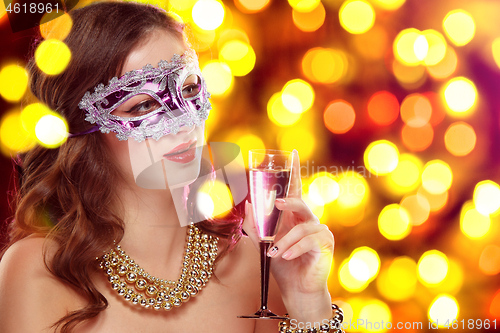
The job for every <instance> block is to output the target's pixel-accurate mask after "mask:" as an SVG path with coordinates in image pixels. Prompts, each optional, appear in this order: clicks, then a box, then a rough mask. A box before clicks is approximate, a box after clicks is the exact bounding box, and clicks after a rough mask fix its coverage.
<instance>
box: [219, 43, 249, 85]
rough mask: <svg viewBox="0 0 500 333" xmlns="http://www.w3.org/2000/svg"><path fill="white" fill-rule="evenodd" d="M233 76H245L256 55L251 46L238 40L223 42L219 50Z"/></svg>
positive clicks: (220, 56)
mask: <svg viewBox="0 0 500 333" xmlns="http://www.w3.org/2000/svg"><path fill="white" fill-rule="evenodd" d="M219 58H220V59H221V60H222V61H224V62H225V63H226V64H227V65H228V66H229V68H231V73H232V74H233V75H234V76H245V75H247V74H248V73H250V71H251V70H252V69H253V68H254V66H255V61H256V56H255V51H254V50H253V48H252V47H251V46H250V45H249V44H247V43H244V42H242V41H240V40H232V41H229V42H227V43H225V44H224V46H223V47H222V49H221V50H220V52H219Z"/></svg>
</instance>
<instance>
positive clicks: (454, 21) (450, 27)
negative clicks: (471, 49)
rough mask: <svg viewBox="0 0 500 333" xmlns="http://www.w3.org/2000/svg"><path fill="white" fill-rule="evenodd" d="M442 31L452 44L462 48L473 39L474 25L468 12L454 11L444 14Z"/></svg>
mask: <svg viewBox="0 0 500 333" xmlns="http://www.w3.org/2000/svg"><path fill="white" fill-rule="evenodd" d="M443 29H444V32H445V33H446V36H448V38H449V39H450V41H451V42H452V43H453V44H455V45H457V46H463V45H466V44H467V43H469V42H470V41H471V40H472V38H473V37H474V34H475V32H476V24H475V22H474V19H473V18H472V16H471V15H470V14H469V13H468V12H466V11H465V10H463V9H456V10H452V11H451V12H449V13H448V14H446V16H445V18H444V20H443Z"/></svg>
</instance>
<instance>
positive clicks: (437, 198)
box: [417, 186, 448, 212]
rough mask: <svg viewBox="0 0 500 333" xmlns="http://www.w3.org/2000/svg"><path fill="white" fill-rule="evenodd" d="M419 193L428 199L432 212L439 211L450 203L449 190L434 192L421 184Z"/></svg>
mask: <svg viewBox="0 0 500 333" xmlns="http://www.w3.org/2000/svg"><path fill="white" fill-rule="evenodd" d="M417 194H420V195H423V196H424V197H425V198H426V199H427V201H428V202H429V206H430V210H431V212H439V211H440V210H442V209H443V208H444V207H445V206H446V204H447V203H448V191H444V192H443V193H437V194H433V193H430V192H428V191H427V190H426V189H425V188H424V187H423V186H420V187H419V188H418V191H417Z"/></svg>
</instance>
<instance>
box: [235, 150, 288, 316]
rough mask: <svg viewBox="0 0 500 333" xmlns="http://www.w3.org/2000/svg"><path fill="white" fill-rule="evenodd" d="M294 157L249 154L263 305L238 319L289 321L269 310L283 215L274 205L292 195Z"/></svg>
mask: <svg viewBox="0 0 500 333" xmlns="http://www.w3.org/2000/svg"><path fill="white" fill-rule="evenodd" d="M292 156H293V155H292V153H291V152H289V151H283V150H271V149H252V150H250V152H249V158H248V163H249V173H250V196H251V200H252V208H253V216H254V220H255V223H256V227H257V233H258V235H259V245H260V274H261V289H260V291H261V295H260V302H261V303H260V309H259V310H258V311H257V312H256V313H255V314H251V315H247V316H238V318H256V319H258V318H263V319H281V320H284V319H287V318H286V317H281V316H278V315H276V314H274V313H273V312H271V311H270V310H269V309H268V307H267V297H268V292H269V269H270V266H271V258H269V257H268V256H267V251H268V250H269V247H270V246H271V244H272V243H273V242H274V238H275V237H276V233H277V231H278V227H279V224H280V219H281V211H280V210H279V209H277V208H276V207H275V205H274V202H275V200H276V199H280V198H285V197H287V195H288V188H289V186H290V178H291V177H290V176H291V174H292Z"/></svg>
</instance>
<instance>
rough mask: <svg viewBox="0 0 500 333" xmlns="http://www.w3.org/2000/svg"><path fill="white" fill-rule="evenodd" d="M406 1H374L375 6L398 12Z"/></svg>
mask: <svg viewBox="0 0 500 333" xmlns="http://www.w3.org/2000/svg"><path fill="white" fill-rule="evenodd" d="M405 1H406V0H372V2H373V4H374V5H375V6H377V7H380V8H382V9H385V10H396V9H398V8H399V7H401V6H402V5H403V4H404V3H405Z"/></svg>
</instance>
